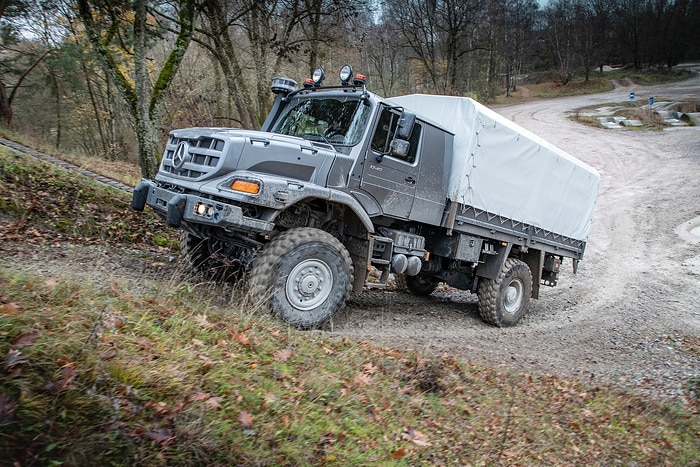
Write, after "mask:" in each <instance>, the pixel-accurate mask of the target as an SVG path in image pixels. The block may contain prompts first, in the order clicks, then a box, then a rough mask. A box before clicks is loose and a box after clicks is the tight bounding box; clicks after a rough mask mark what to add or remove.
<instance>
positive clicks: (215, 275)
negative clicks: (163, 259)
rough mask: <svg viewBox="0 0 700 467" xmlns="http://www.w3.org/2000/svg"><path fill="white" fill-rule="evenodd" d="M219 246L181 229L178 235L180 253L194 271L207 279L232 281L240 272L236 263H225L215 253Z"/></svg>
mask: <svg viewBox="0 0 700 467" xmlns="http://www.w3.org/2000/svg"><path fill="white" fill-rule="evenodd" d="M218 250H219V248H218V247H217V246H216V245H215V244H214V243H213V242H212V241H211V240H205V239H203V238H200V237H197V236H196V235H192V234H190V233H188V232H185V231H183V232H182V234H181V235H180V254H181V255H182V257H183V258H184V259H185V261H187V264H189V265H190V267H192V268H193V269H195V270H196V271H198V272H200V273H202V274H203V275H204V277H206V278H207V279H211V280H215V281H220V280H223V281H229V282H234V281H235V280H236V279H238V277H239V275H240V273H241V267H240V266H238V265H232V264H227V263H226V262H225V261H223V259H222V258H221V257H219V256H218V255H217V251H218Z"/></svg>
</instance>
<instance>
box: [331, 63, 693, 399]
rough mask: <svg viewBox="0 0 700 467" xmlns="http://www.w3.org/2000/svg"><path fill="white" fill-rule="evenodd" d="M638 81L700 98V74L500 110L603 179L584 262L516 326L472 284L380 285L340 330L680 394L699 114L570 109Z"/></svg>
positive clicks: (687, 374) (338, 323)
mask: <svg viewBox="0 0 700 467" xmlns="http://www.w3.org/2000/svg"><path fill="white" fill-rule="evenodd" d="M630 91H635V93H636V98H637V99H644V100H646V99H647V98H648V97H649V96H654V97H655V100H656V101H657V102H658V101H660V100H667V99H676V100H694V101H700V77H698V75H696V77H695V78H694V79H692V80H689V81H685V82H682V83H677V84H673V85H667V86H654V87H635V86H632V87H625V88H618V89H616V90H615V91H612V92H609V93H604V94H598V95H593V96H579V97H570V98H561V99H555V100H546V101H539V102H531V103H526V104H518V105H512V106H506V107H500V108H497V109H496V110H497V111H498V112H499V113H501V114H502V115H504V116H506V117H508V118H509V119H511V120H513V121H515V122H516V123H518V124H519V125H521V126H523V127H525V128H527V129H529V130H531V131H532V132H534V133H535V134H537V135H539V136H541V137H543V138H544V139H545V140H548V141H550V142H552V143H554V144H555V145H557V146H559V147H561V148H562V149H564V150H565V151H567V152H569V153H571V154H572V155H574V156H576V157H578V158H579V159H581V160H583V161H585V162H587V163H588V164H590V165H592V166H593V167H595V168H596V169H597V170H598V171H599V172H600V174H601V178H602V180H601V191H600V194H599V198H598V200H597V203H596V211H595V214H594V219H593V228H592V232H591V235H590V237H589V241H588V244H587V249H586V252H585V255H584V259H583V261H582V262H581V265H580V269H579V272H578V274H576V275H574V274H573V273H572V271H571V269H572V268H571V263H570V262H569V261H568V260H567V261H566V262H565V264H564V265H563V269H564V272H563V273H562V274H561V280H560V282H559V285H558V286H557V287H555V288H551V289H550V288H545V289H544V290H543V291H542V292H541V294H540V297H541V299H540V300H535V301H533V302H531V309H530V312H529V313H528V315H526V316H525V318H524V319H523V320H522V321H521V323H519V324H518V326H516V327H514V328H507V329H496V328H493V327H489V326H487V325H485V324H483V323H482V322H481V321H480V319H479V315H478V310H477V304H476V296H475V295H472V294H468V293H464V292H459V291H452V290H446V289H440V290H438V291H436V292H435V293H434V294H433V295H432V296H431V297H428V298H416V297H412V296H409V295H405V294H401V293H396V292H388V291H383V292H370V293H366V294H363V295H361V296H358V297H355V298H354V299H353V300H351V302H350V303H349V305H348V307H347V309H346V312H345V313H344V314H343V315H342V316H341V317H339V318H336V319H335V321H334V322H333V323H332V327H331V330H330V331H329V334H331V335H342V336H350V337H353V338H356V339H361V340H367V341H371V342H374V343H379V344H381V345H385V346H392V347H401V348H412V349H416V350H419V351H422V352H426V353H428V354H442V353H449V354H453V355H457V356H459V357H463V358H465V359H469V360H471V361H474V362H483V363H488V364H490V365H496V366H501V365H502V366H505V367H509V368H514V369H516V370H519V371H523V372H538V373H554V374H562V375H567V376H574V377H578V378H582V379H585V380H597V379H603V380H607V381H613V382H616V383H619V384H621V385H623V386H625V387H628V388H633V389H634V390H637V391H639V392H641V393H643V394H647V395H652V396H656V397H672V398H673V397H678V396H680V395H681V394H682V393H683V389H682V386H683V383H684V382H686V381H688V380H689V379H690V378H699V377H700V360H698V358H697V356H695V357H693V356H691V355H689V354H688V353H687V352H683V351H682V350H681V349H682V346H681V345H679V344H680V342H681V341H682V340H683V339H684V338H685V337H694V338H697V337H698V336H700V237H697V236H693V235H691V234H690V233H689V230H690V229H691V228H692V227H694V226H700V127H689V128H677V129H676V128H674V129H669V130H666V131H663V132H639V131H620V130H607V129H603V128H593V127H588V126H584V125H581V124H579V123H576V122H573V121H571V120H569V119H568V116H569V115H570V113H571V112H572V111H574V110H575V109H577V108H582V107H587V106H591V105H597V104H600V105H601V106H602V105H605V104H608V103H621V102H626V101H627V100H628V99H629V92H630Z"/></svg>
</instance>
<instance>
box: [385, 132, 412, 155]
mask: <svg viewBox="0 0 700 467" xmlns="http://www.w3.org/2000/svg"><path fill="white" fill-rule="evenodd" d="M397 133H398V132H397ZM410 148H411V143H409V142H408V141H406V140H405V139H401V138H399V137H398V136H397V137H396V138H394V139H392V140H391V145H390V146H389V153H390V154H391V155H392V156H396V157H398V158H401V159H405V158H406V157H408V150H409V149H410Z"/></svg>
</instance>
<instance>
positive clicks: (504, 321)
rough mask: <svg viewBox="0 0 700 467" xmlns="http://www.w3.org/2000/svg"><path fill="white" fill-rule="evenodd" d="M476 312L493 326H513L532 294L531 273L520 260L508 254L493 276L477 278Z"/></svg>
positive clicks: (523, 312) (527, 305)
mask: <svg viewBox="0 0 700 467" xmlns="http://www.w3.org/2000/svg"><path fill="white" fill-rule="evenodd" d="M477 295H478V297H479V315H481V319H482V320H484V322H486V323H488V324H491V325H493V326H497V327H499V328H500V327H505V326H515V325H516V324H517V323H518V321H520V319H521V318H522V317H523V315H525V313H526V312H527V309H528V307H529V305H530V295H532V273H531V272H530V268H529V267H528V266H527V264H525V263H524V262H522V261H520V260H519V259H515V258H508V259H507V260H506V262H505V263H504V264H503V268H502V269H501V272H500V273H499V274H498V277H496V278H495V279H481V281H480V282H479V290H478V292H477Z"/></svg>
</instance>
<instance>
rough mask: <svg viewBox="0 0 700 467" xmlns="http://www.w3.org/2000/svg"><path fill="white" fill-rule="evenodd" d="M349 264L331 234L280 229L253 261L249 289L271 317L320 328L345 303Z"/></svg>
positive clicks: (350, 269) (309, 230)
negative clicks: (282, 230)
mask: <svg viewBox="0 0 700 467" xmlns="http://www.w3.org/2000/svg"><path fill="white" fill-rule="evenodd" d="M352 282H353V280H352V262H351V260H350V254H349V253H348V251H347V249H346V248H345V247H344V246H343V244H342V243H340V241H338V240H337V239H336V238H335V237H333V235H331V234H329V233H328V232H325V231H323V230H319V229H313V228H308V227H304V228H298V229H292V230H288V231H286V232H283V233H281V234H280V235H278V236H277V237H275V238H274V239H273V240H271V241H270V243H268V244H267V245H266V246H265V248H264V249H263V250H262V252H261V254H260V255H258V257H257V258H256V259H255V261H254V262H253V268H252V270H251V272H250V293H251V295H252V297H253V299H254V300H258V301H259V300H261V299H262V300H263V303H264V304H265V306H266V307H268V308H269V309H270V311H271V312H272V314H273V315H275V316H279V317H280V318H281V319H282V320H283V321H284V322H286V323H288V324H291V325H292V326H296V327H298V328H302V329H308V328H314V327H317V326H320V325H321V324H323V323H324V322H326V321H327V320H328V319H330V317H331V316H333V314H334V313H336V312H337V311H339V310H340V309H341V308H342V307H343V305H344V304H345V298H346V297H347V296H348V294H349V293H350V290H351V288H352Z"/></svg>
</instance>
